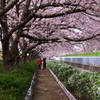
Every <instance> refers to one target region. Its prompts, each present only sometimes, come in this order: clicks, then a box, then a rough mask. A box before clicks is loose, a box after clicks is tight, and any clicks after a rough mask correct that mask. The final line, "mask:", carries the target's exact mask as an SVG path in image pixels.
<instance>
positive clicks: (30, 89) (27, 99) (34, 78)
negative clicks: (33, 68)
mask: <svg viewBox="0 0 100 100" xmlns="http://www.w3.org/2000/svg"><path fill="white" fill-rule="evenodd" d="M36 75H37V72H35V73H34V75H33V77H32V81H31V84H30V87H29V89H28V91H27V95H26V96H25V100H32V93H33V88H34V85H35V80H36Z"/></svg>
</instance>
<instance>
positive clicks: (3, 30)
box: [0, 0, 100, 70]
mask: <svg viewBox="0 0 100 100" xmlns="http://www.w3.org/2000/svg"><path fill="white" fill-rule="evenodd" d="M99 26H100V0H0V37H1V43H2V49H3V61H4V68H5V69H6V70H10V69H11V68H12V66H15V65H16V66H17V67H18V64H19V61H25V62H26V61H27V60H33V59H35V58H37V57H40V56H54V55H58V54H64V53H70V52H75V50H77V48H79V47H81V48H84V49H85V48H87V47H88V45H89V46H90V45H91V44H93V43H96V44H97V45H94V47H93V45H92V47H91V46H90V48H89V50H90V49H91V48H92V49H93V48H95V46H96V47H97V48H100V47H99V35H100V27H99ZM83 45H84V46H83ZM82 50H83V49H82Z"/></svg>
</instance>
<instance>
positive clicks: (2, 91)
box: [0, 60, 37, 100]
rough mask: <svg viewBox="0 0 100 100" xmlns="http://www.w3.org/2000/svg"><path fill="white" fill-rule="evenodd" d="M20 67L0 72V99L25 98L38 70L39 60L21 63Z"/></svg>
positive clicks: (19, 99)
mask: <svg viewBox="0 0 100 100" xmlns="http://www.w3.org/2000/svg"><path fill="white" fill-rule="evenodd" d="M20 66H21V67H20V69H18V68H17V69H14V70H12V71H11V72H6V73H1V74H0V77H1V78H0V100H24V97H25V95H26V92H27V90H28V88H29V86H30V82H31V79H32V76H33V75H34V73H35V72H36V71H37V61H36V60H35V61H32V62H28V63H25V64H23V63H21V65H20Z"/></svg>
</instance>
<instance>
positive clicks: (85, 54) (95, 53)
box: [63, 52, 100, 57]
mask: <svg viewBox="0 0 100 100" xmlns="http://www.w3.org/2000/svg"><path fill="white" fill-rule="evenodd" d="M74 56H75V57H82V56H83V57H84V56H92V57H93V56H100V52H90V53H81V54H72V55H65V56H63V57H74Z"/></svg>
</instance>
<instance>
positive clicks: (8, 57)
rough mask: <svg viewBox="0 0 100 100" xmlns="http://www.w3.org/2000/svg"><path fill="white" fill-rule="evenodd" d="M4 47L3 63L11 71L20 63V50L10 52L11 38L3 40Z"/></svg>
mask: <svg viewBox="0 0 100 100" xmlns="http://www.w3.org/2000/svg"><path fill="white" fill-rule="evenodd" d="M2 49H3V64H4V68H5V70H6V71H10V70H11V69H12V68H14V67H15V66H18V64H19V52H18V50H17V49H16V50H14V51H16V52H10V50H9V39H3V41H2Z"/></svg>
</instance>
